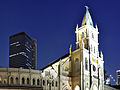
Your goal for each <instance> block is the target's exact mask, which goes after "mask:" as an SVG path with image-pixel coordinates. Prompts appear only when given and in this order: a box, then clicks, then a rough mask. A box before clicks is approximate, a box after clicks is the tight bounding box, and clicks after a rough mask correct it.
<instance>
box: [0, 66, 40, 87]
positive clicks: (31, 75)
mask: <svg viewBox="0 0 120 90" xmlns="http://www.w3.org/2000/svg"><path fill="white" fill-rule="evenodd" d="M41 80H42V79H41V71H39V70H32V69H22V68H0V86H31V87H41Z"/></svg>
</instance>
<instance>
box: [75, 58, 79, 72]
mask: <svg viewBox="0 0 120 90" xmlns="http://www.w3.org/2000/svg"><path fill="white" fill-rule="evenodd" d="M75 65H76V72H78V71H79V59H78V58H76V60H75Z"/></svg>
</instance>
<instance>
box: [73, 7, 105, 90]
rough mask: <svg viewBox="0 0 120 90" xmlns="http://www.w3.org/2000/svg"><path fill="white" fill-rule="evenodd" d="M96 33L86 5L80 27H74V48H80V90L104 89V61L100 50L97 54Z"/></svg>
mask: <svg viewBox="0 0 120 90" xmlns="http://www.w3.org/2000/svg"><path fill="white" fill-rule="evenodd" d="M98 34H99V32H98V27H97V25H96V26H95V27H94V25H93V21H92V18H91V15H90V13H89V10H88V7H87V6H86V12H85V15H84V18H83V21H82V24H81V27H78V25H77V27H76V48H77V49H78V50H80V66H81V67H80V70H81V72H80V74H81V75H80V76H81V77H80V79H81V82H80V87H81V90H104V71H103V70H104V67H103V64H104V61H103V54H102V52H101V53H100V55H99V49H98V45H99V43H98ZM77 49H76V50H77ZM74 58H75V57H74Z"/></svg>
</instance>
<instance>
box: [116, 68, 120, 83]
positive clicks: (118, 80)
mask: <svg viewBox="0 0 120 90" xmlns="http://www.w3.org/2000/svg"><path fill="white" fill-rule="evenodd" d="M116 72H117V85H120V70H117V71H116Z"/></svg>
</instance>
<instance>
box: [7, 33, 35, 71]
mask: <svg viewBox="0 0 120 90" xmlns="http://www.w3.org/2000/svg"><path fill="white" fill-rule="evenodd" d="M36 47H37V43H36V40H35V39H33V38H31V37H29V36H28V35H27V34H26V33H25V32H20V33H17V34H14V35H11V36H10V37H9V67H11V68H20V67H22V68H25V69H36V68H37V64H36V55H37V48H36Z"/></svg>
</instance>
